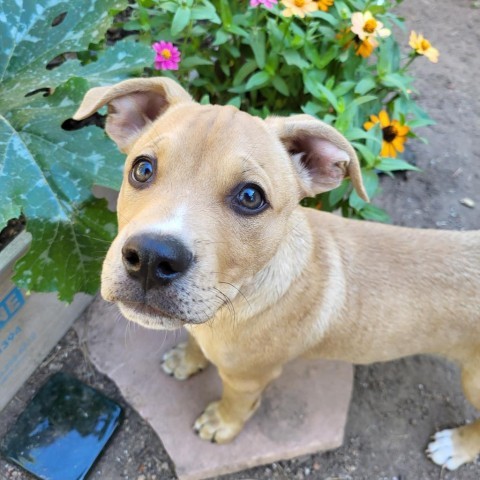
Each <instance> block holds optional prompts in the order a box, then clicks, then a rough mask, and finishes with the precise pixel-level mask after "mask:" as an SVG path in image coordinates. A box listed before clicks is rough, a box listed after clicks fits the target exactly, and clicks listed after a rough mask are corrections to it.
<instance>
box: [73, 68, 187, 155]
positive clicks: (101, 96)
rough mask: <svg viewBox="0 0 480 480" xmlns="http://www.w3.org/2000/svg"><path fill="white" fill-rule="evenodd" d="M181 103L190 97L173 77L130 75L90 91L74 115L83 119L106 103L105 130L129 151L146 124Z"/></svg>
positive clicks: (123, 149)
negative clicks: (132, 76)
mask: <svg viewBox="0 0 480 480" xmlns="http://www.w3.org/2000/svg"><path fill="white" fill-rule="evenodd" d="M180 102H192V98H191V97H190V95H189V94H188V93H187V92H186V91H185V90H184V89H183V88H182V87H180V85H178V84H177V83H176V82H174V81H173V80H170V79H169V78H159V77H154V78H132V79H130V80H125V81H123V82H120V83H117V84H116V85H112V86H109V87H96V88H92V89H91V90H89V91H88V92H87V93H86V94H85V97H84V99H83V101H82V104H81V105H80V107H79V109H78V110H77V112H76V113H75V115H74V116H73V118H74V120H82V119H84V118H87V117H89V116H90V115H93V114H94V113H95V112H96V111H97V110H99V109H100V108H101V107H103V106H104V105H107V104H108V116H107V123H106V126H105V130H106V132H107V134H108V136H109V137H110V138H111V139H112V140H113V141H114V142H115V143H116V144H117V145H118V148H119V149H120V150H121V151H122V152H124V153H128V151H129V150H130V148H131V146H132V145H133V143H134V142H135V140H136V139H137V138H138V137H139V135H140V133H141V132H142V130H143V129H144V128H145V126H147V125H148V124H150V123H151V122H152V121H153V120H155V119H156V118H157V117H159V116H160V115H162V114H163V113H164V112H165V110H167V108H169V107H171V106H172V105H175V104H177V103H180Z"/></svg>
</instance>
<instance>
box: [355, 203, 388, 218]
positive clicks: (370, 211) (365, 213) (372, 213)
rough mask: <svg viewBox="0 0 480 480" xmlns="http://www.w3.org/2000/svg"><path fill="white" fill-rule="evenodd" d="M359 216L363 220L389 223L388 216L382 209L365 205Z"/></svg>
mask: <svg viewBox="0 0 480 480" xmlns="http://www.w3.org/2000/svg"><path fill="white" fill-rule="evenodd" d="M358 213H359V215H360V216H361V217H362V218H364V219H365V220H373V221H375V222H382V223H391V221H392V219H391V218H390V215H389V214H388V213H387V212H386V211H385V210H383V208H380V207H377V206H376V205H372V204H371V203H367V204H366V205H365V206H364V207H363V208H362V209H361V210H360V211H359V212H358Z"/></svg>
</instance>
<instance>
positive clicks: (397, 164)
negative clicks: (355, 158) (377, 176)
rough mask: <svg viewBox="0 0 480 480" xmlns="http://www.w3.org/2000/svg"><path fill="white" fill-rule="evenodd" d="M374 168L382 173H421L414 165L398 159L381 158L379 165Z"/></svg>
mask: <svg viewBox="0 0 480 480" xmlns="http://www.w3.org/2000/svg"><path fill="white" fill-rule="evenodd" d="M375 167H376V168H378V170H381V171H382V172H395V171H397V170H415V171H416V172H421V170H420V169H419V168H417V167H415V165H411V164H410V163H408V162H406V161H405V160H402V159H400V158H389V157H385V158H382V159H381V161H380V163H378V164H377V165H375Z"/></svg>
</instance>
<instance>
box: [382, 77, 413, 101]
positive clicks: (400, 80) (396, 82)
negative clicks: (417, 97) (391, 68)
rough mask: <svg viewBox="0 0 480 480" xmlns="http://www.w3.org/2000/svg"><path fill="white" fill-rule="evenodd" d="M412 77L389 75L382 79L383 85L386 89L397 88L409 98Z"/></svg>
mask: <svg viewBox="0 0 480 480" xmlns="http://www.w3.org/2000/svg"><path fill="white" fill-rule="evenodd" d="M410 83H411V77H408V76H406V75H402V74H400V73H389V74H387V75H385V76H384V77H383V78H382V84H383V85H385V86H386V87H396V88H398V89H399V90H401V91H402V93H403V94H404V95H405V96H408V91H407V90H408V89H409V87H410Z"/></svg>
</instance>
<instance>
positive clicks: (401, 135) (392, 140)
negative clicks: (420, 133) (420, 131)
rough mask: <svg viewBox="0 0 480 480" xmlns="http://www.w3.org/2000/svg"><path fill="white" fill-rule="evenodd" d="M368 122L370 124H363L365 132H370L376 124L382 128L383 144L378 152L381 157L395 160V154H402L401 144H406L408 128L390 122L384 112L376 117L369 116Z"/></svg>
mask: <svg viewBox="0 0 480 480" xmlns="http://www.w3.org/2000/svg"><path fill="white" fill-rule="evenodd" d="M370 120H371V121H370V122H365V123H364V124H363V128H365V130H370V129H371V128H372V127H373V126H374V125H376V124H377V123H380V126H381V127H382V135H383V142H382V151H381V152H380V155H381V156H382V157H392V158H395V157H396V156H397V152H403V150H404V148H403V144H404V143H405V142H406V140H407V134H408V132H409V131H410V128H409V127H407V126H406V125H402V124H400V122H399V121H398V120H390V118H389V117H388V113H387V112H386V111H385V110H382V111H381V112H380V113H379V114H378V117H377V115H370Z"/></svg>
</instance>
